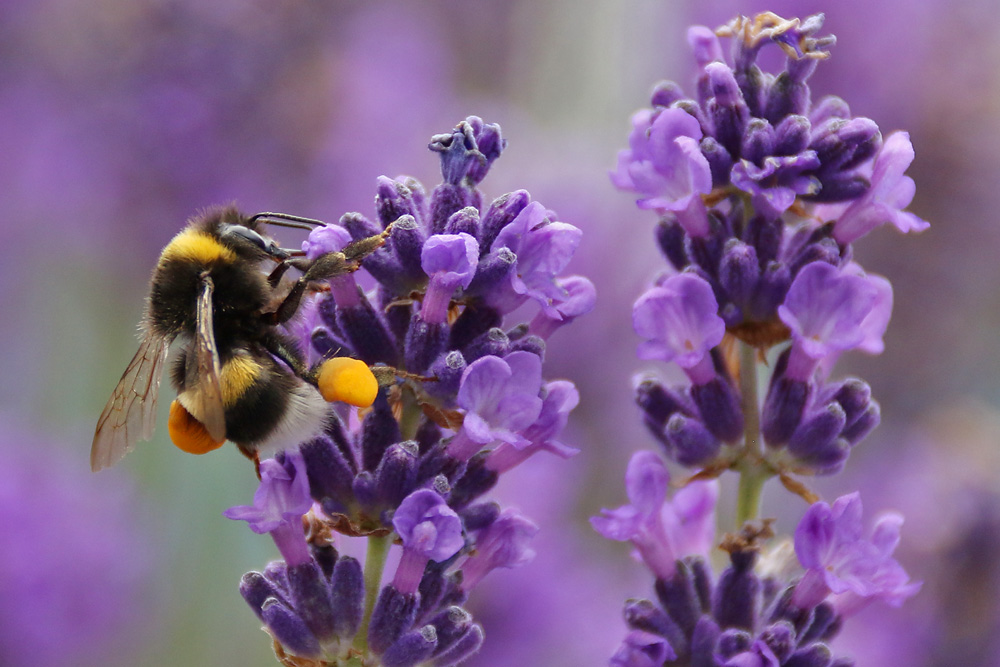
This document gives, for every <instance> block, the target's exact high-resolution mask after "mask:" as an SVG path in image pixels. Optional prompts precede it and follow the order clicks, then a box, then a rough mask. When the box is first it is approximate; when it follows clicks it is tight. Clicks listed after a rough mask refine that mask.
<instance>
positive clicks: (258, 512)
mask: <svg viewBox="0 0 1000 667" xmlns="http://www.w3.org/2000/svg"><path fill="white" fill-rule="evenodd" d="M312 502H313V501H312V498H311V497H310V495H309V479H308V477H307V476H306V463H305V460H304V459H303V458H302V455H301V454H299V453H298V452H294V451H288V452H285V454H284V462H283V463H282V462H279V461H278V460H277V459H265V460H264V461H261V464H260V486H258V487H257V491H256V492H255V493H254V495H253V504H252V505H238V506H236V507H230V508H229V509H227V510H226V511H225V512H223V515H224V516H225V517H226V518H228V519H233V520H236V521H246V522H247V523H248V524H249V525H250V530H252V531H253V532H255V533H258V534H263V533H270V534H271V538H272V539H273V540H274V543H275V544H276V545H277V547H278V550H279V551H281V555H282V557H283V558H284V559H285V562H287V563H288V565H290V566H291V565H300V564H302V563H305V562H306V561H308V560H310V559H311V556H310V554H309V547H308V545H307V544H306V538H305V535H304V533H303V532H302V516H303V515H304V514H305V513H306V512H308V511H309V508H310V507H312Z"/></svg>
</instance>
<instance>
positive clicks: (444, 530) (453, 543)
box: [392, 489, 465, 594]
mask: <svg viewBox="0 0 1000 667" xmlns="http://www.w3.org/2000/svg"><path fill="white" fill-rule="evenodd" d="M392 525H393V528H395V530H396V533H397V534H398V535H399V537H400V539H401V540H402V542H403V556H402V558H400V561H399V566H398V567H397V568H396V574H395V577H394V578H393V586H394V587H395V588H396V590H398V591H399V592H401V593H403V594H413V593H416V592H417V588H418V586H419V585H420V579H421V578H422V577H423V574H424V568H425V567H426V566H427V563H428V562H429V561H431V560H433V561H435V562H441V561H444V560H447V559H449V558H451V557H452V556H454V555H455V554H456V553H458V551H459V550H460V549H461V548H462V547H463V546H465V539H464V537H463V536H462V520H461V519H460V518H459V516H458V514H456V513H455V510H453V509H451V508H450V507H448V504H447V503H446V502H445V500H444V498H442V497H441V496H440V495H439V494H438V493H436V492H435V491H432V490H430V489H418V490H416V491H414V492H413V493H411V494H410V495H409V496H407V497H406V498H405V499H404V500H403V502H402V503H400V505H399V507H398V508H397V509H396V511H395V513H394V514H393V517H392Z"/></svg>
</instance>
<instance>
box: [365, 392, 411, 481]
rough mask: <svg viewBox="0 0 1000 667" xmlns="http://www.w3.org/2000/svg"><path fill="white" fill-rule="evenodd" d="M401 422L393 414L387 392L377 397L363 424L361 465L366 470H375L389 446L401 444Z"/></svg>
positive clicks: (380, 393)
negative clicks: (396, 443)
mask: <svg viewBox="0 0 1000 667" xmlns="http://www.w3.org/2000/svg"><path fill="white" fill-rule="evenodd" d="M401 437H402V436H401V435H400V432H399V422H397V421H396V418H395V417H394V416H393V414H392V407H391V406H390V405H389V400H388V397H387V396H386V391H385V390H384V389H383V390H380V391H379V392H378V394H377V395H376V396H375V402H374V403H372V407H371V410H369V412H368V414H367V415H365V419H364V421H363V422H362V423H361V465H362V468H363V469H365V470H375V468H377V467H378V465H379V463H380V462H381V461H382V457H383V456H384V455H385V451H386V449H387V448H388V447H389V445H391V444H393V443H395V442H399V440H400V438H401Z"/></svg>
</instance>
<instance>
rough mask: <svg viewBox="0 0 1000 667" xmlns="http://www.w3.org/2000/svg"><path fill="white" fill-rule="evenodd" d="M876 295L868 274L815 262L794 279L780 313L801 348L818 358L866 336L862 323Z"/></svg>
mask: <svg viewBox="0 0 1000 667" xmlns="http://www.w3.org/2000/svg"><path fill="white" fill-rule="evenodd" d="M877 296H878V294H877V290H876V287H875V286H874V285H872V284H871V283H869V282H868V280H866V279H865V278H862V277H860V276H857V275H851V274H849V273H847V272H844V271H841V270H839V269H837V268H836V267H834V266H831V265H829V264H827V263H825V262H813V263H811V264H808V265H806V266H805V267H804V268H803V269H802V270H801V271H799V274H798V275H797V276H796V277H795V280H793V281H792V285H791V287H789V289H788V294H787V296H786V297H785V302H784V304H783V305H781V306H779V307H778V316H779V317H780V318H781V321H782V322H784V323H785V324H786V325H787V326H788V328H789V329H791V330H792V337H793V338H794V339H795V343H796V346H797V347H798V349H800V350H801V351H802V352H803V353H804V354H805V355H806V356H808V357H809V358H810V359H813V360H819V359H822V358H823V357H825V356H827V355H829V354H831V353H834V352H842V351H844V350H849V349H851V348H854V347H857V346H858V344H860V343H861V342H862V340H864V336H865V334H864V331H863V330H862V328H861V324H862V322H863V321H864V319H865V318H866V317H867V316H868V315H869V313H871V311H872V308H873V307H874V305H875V300H876V297H877Z"/></svg>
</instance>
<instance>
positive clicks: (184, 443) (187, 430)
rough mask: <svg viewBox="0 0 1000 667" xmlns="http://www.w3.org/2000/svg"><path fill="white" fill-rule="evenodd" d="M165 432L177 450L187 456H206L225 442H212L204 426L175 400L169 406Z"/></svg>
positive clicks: (223, 440)
mask: <svg viewBox="0 0 1000 667" xmlns="http://www.w3.org/2000/svg"><path fill="white" fill-rule="evenodd" d="M167 430H168V431H169V432H170V440H171V441H173V443H174V445H175V446H176V447H177V449H179V450H181V451H183V452H187V453H188V454H206V453H208V452H210V451H212V450H213V449H218V448H219V447H221V446H222V445H223V444H224V443H225V442H226V440H225V438H223V439H222V440H213V439H212V436H210V435H209V434H208V430H207V429H206V428H205V426H204V425H203V424H202V423H201V422H200V421H198V420H197V419H195V418H194V417H193V416H192V415H191V413H190V412H188V411H187V410H186V409H185V408H184V406H183V405H181V404H180V403H179V402H178V401H176V400H175V401H174V402H173V403H171V404H170V417H169V419H168V420H167Z"/></svg>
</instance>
